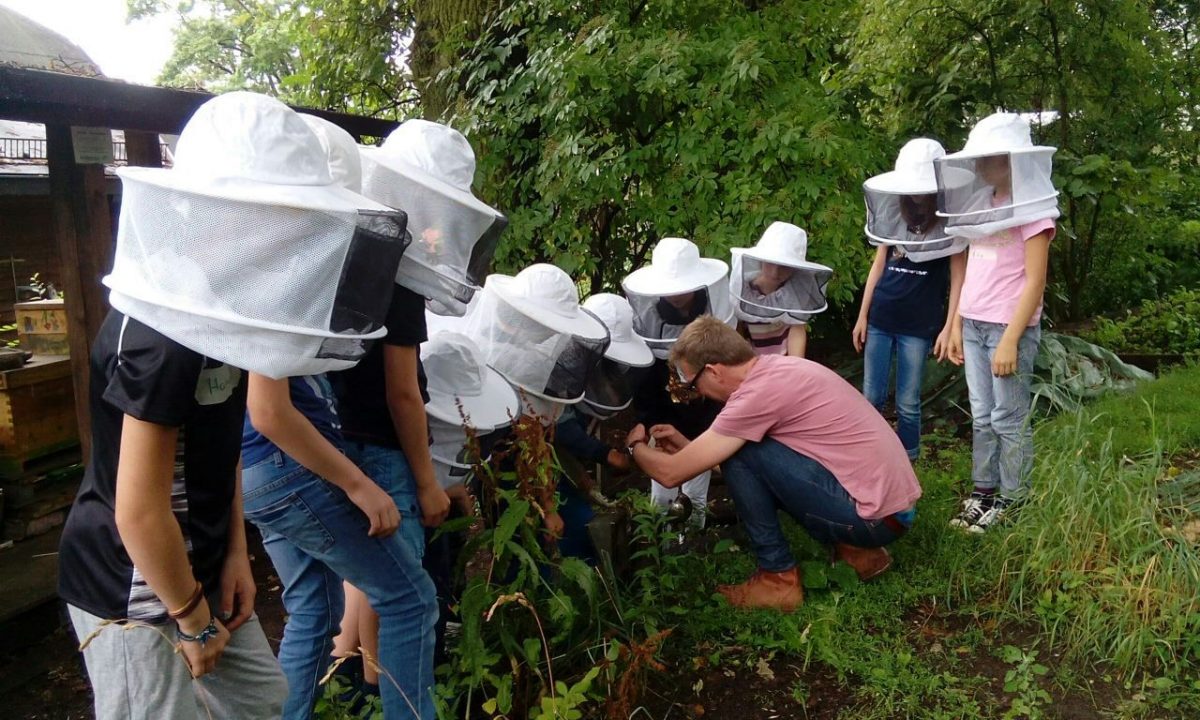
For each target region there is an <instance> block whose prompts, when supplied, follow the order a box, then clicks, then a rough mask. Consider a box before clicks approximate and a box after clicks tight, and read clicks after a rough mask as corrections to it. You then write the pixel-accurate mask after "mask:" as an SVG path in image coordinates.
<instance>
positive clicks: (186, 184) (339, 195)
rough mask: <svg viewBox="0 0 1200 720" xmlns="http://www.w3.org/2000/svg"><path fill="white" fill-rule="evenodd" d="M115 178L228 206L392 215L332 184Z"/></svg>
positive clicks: (156, 173)
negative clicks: (368, 211)
mask: <svg viewBox="0 0 1200 720" xmlns="http://www.w3.org/2000/svg"><path fill="white" fill-rule="evenodd" d="M117 175H118V176H120V178H121V179H122V180H126V181H129V180H132V181H134V182H141V183H145V184H147V185H153V186H155V187H159V188H163V189H165V190H174V191H177V192H183V193H189V194H192V195H200V196H203V197H210V198H217V199H220V200H228V201H231V202H242V203H253V204H256V205H274V206H277V207H290V208H297V209H300V210H316V211H323V212H336V213H357V212H359V211H361V210H371V211H375V212H393V209H392V208H390V207H388V206H387V205H383V204H381V203H377V202H375V201H374V200H372V199H370V198H368V197H367V196H365V195H359V194H358V193H356V192H353V191H351V190H347V189H346V188H344V187H342V186H341V185H334V184H331V185H277V184H274V183H264V182H258V181H255V180H246V179H242V178H210V177H200V176H197V175H192V174H189V173H186V172H182V171H180V170H167V169H164V168H145V167H124V168H118V169H117Z"/></svg>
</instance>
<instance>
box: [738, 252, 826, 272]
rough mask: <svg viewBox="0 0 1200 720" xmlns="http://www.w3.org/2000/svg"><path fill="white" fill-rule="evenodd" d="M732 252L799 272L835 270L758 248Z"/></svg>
mask: <svg viewBox="0 0 1200 720" xmlns="http://www.w3.org/2000/svg"><path fill="white" fill-rule="evenodd" d="M731 252H734V253H741V254H743V255H748V256H749V257H752V258H754V259H755V260H758V261H760V262H768V263H772V264H774V265H783V266H785V267H790V268H795V269H797V270H815V271H818V272H820V271H824V272H828V273H832V272H833V268H831V267H829V266H828V265H822V264H820V263H815V262H809V261H807V260H805V259H803V258H798V257H796V256H795V255H783V254H780V253H773V252H768V251H764V250H762V249H760V248H757V247H752V248H733V250H732V251H731Z"/></svg>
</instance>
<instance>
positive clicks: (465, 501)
mask: <svg viewBox="0 0 1200 720" xmlns="http://www.w3.org/2000/svg"><path fill="white" fill-rule="evenodd" d="M446 496H447V497H449V498H450V502H451V503H452V504H454V505H455V506H457V507H458V511H459V512H460V513H462V515H463V517H474V516H475V498H473V497H471V491H470V490H468V489H467V486H466V485H463V484H462V483H456V484H454V485H451V486H450V487H448V488H446Z"/></svg>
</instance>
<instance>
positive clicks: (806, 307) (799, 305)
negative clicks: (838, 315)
mask: <svg viewBox="0 0 1200 720" xmlns="http://www.w3.org/2000/svg"><path fill="white" fill-rule="evenodd" d="M764 270H765V271H766V272H765V273H764ZM832 277H833V269H832V268H828V267H825V266H823V265H820V266H819V265H816V264H815V263H806V264H805V265H803V266H797V267H792V266H788V265H784V264H782V263H778V262H775V263H767V262H764V261H763V260H761V259H759V258H757V257H754V256H753V255H751V254H750V253H748V252H747V251H746V250H744V249H742V248H734V249H733V263H732V271H731V272H730V277H729V290H730V293H731V294H732V296H733V302H734V313H735V314H736V316H737V318H738V319H739V320H742V321H744V322H748V323H770V322H782V323H784V324H787V325H803V324H805V323H807V322H808V320H809V318H811V317H812V316H813V315H815V314H817V313H821V312H824V311H825V309H826V308H828V307H829V304H828V302H827V301H826V299H825V288H826V286H827V285H829V280H830V278H832Z"/></svg>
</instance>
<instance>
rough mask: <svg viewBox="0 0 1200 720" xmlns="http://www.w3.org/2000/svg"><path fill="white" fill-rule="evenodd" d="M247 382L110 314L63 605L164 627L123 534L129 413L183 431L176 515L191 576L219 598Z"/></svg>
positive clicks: (70, 535)
mask: <svg viewBox="0 0 1200 720" xmlns="http://www.w3.org/2000/svg"><path fill="white" fill-rule="evenodd" d="M246 384H247V383H246V377H245V374H244V373H243V372H242V371H241V370H238V369H236V368H232V367H229V366H228V365H225V364H223V363H219V362H215V361H211V360H208V359H206V358H205V357H204V356H203V355H200V354H198V353H195V352H193V351H191V350H188V349H187V348H185V347H183V346H182V345H180V344H178V343H176V342H174V341H172V340H168V339H167V338H166V337H164V336H163V335H161V334H159V333H158V332H156V331H154V330H152V329H150V328H148V327H146V326H145V325H143V324H142V323H140V322H138V321H137V320H134V319H132V318H127V317H126V316H124V315H122V314H121V313H119V312H116V311H115V310H114V311H112V312H110V313H109V314H108V317H107V318H105V320H104V325H103V326H102V327H101V328H100V333H99V335H98V336H97V337H96V342H95V344H94V345H93V347H92V357H91V381H90V388H89V393H88V394H89V399H90V402H91V415H92V453H91V458H90V460H89V462H88V466H87V471H86V472H85V473H84V477H83V483H82V484H81V485H80V488H79V494H78V495H77V496H76V498H75V504H74V506H72V508H71V513H70V515H69V516H68V517H67V524H66V527H64V528H63V535H62V542H61V544H60V547H59V578H58V594H59V596H60V597H62V599H63V600H65V601H67V602H68V603H70V604H72V605H75V606H76V607H79V608H81V609H83V610H86V611H87V612H89V613H91V614H93V615H97V616H99V617H102V618H106V619H121V618H128V619H131V620H143V621H147V622H163V621H165V620H166V615H167V611H166V608H165V607H163V604H162V603H161V602H160V601H159V600H158V597H157V596H156V595H155V594H154V592H153V591H152V590H151V589H150V587H149V586H148V585H146V583H145V581H144V580H143V579H142V576H141V573H140V572H138V570H137V568H135V567H134V565H133V562H132V561H131V560H130V559H129V554H128V553H127V552H126V551H125V546H124V545H123V544H122V542H121V537H120V535H119V534H118V532H117V526H116V516H115V507H116V490H117V462H118V460H119V454H120V447H121V428H122V425H123V423H124V419H125V415H130V416H132V417H135V418H137V419H139V420H143V421H146V422H151V423H155V424H157V425H165V426H168V427H176V428H179V429H180V441H181V442H182V444H183V451H182V453H180V454H179V455H177V456H176V458H177V460H176V469H175V483H174V486H173V487H172V490H171V507H172V511H173V512H174V514H175V519H176V520H177V521H178V522H179V526H180V528H181V529H182V531H183V537H184V541H185V543H186V544H187V547H188V551H189V552H188V555H189V558H190V560H191V563H192V573H193V574H194V575H195V577H196V579H197V580H199V581H200V582H201V583H203V584H204V588H205V591H206V592H208V593H212V592H215V591H217V589H218V588H219V583H220V572H221V566H222V564H223V563H224V561H225V551H226V547H227V544H228V535H229V509H230V505H231V503H232V502H233V499H234V492H235V490H236V485H237V483H236V468H237V463H238V458H239V457H240V455H241V450H242V417H243V416H244V415H245V414H246ZM185 436H186V442H184V437H185ZM180 456H181V457H182V464H180V463H179V459H180ZM181 470H182V472H181Z"/></svg>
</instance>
